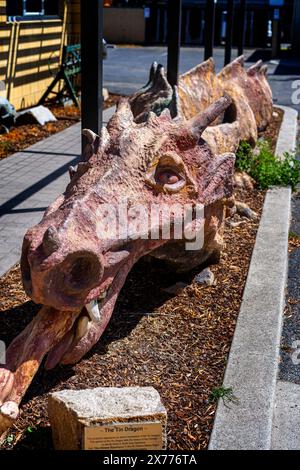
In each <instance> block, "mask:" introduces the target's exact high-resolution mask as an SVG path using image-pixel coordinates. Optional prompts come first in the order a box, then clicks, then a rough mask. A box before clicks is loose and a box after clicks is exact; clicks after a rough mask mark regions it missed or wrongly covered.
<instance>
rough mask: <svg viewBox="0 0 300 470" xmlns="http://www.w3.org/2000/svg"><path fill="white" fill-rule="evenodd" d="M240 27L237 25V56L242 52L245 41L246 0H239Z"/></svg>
mask: <svg viewBox="0 0 300 470" xmlns="http://www.w3.org/2000/svg"><path fill="white" fill-rule="evenodd" d="M239 20H240V27H239V38H238V41H239V42H238V56H240V55H242V54H243V52H244V43H245V26H246V0H240V14H239Z"/></svg>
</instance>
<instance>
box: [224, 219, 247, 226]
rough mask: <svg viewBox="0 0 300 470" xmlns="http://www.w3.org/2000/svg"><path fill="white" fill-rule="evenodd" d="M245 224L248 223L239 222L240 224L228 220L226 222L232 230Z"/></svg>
mask: <svg viewBox="0 0 300 470" xmlns="http://www.w3.org/2000/svg"><path fill="white" fill-rule="evenodd" d="M245 223H246V221H245V220H239V221H238V222H235V221H234V220H227V221H226V224H227V225H228V226H229V227H231V228H236V227H239V226H240V225H242V224H245Z"/></svg>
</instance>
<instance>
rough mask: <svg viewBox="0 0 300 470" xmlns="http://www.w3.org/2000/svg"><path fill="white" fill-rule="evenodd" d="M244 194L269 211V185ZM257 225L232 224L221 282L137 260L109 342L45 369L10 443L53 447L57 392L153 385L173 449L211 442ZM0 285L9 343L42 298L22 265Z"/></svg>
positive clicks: (0, 325) (218, 271)
mask: <svg viewBox="0 0 300 470" xmlns="http://www.w3.org/2000/svg"><path fill="white" fill-rule="evenodd" d="M238 199H239V200H243V201H245V202H247V203H249V205H250V207H251V208H252V209H254V210H256V211H257V212H258V213H260V211H261V208H262V204H263V200H264V192H262V191H258V190H254V191H253V192H251V193H246V192H245V191H239V193H238ZM257 228H258V222H257V221H256V222H253V221H245V222H244V223H242V224H241V225H239V226H238V227H235V228H231V227H229V226H228V225H226V227H225V242H226V249H225V250H224V252H223V255H222V258H221V262H220V264H218V265H215V266H213V267H212V271H213V272H214V274H215V278H216V285H215V286H210V287H203V286H201V285H199V284H197V283H196V282H191V281H192V279H193V276H194V275H195V274H196V273H197V271H193V272H192V273H189V275H182V274H181V275H178V274H175V273H174V272H173V271H172V270H170V269H168V268H167V267H166V266H165V265H164V264H163V263H162V262H159V261H157V260H153V261H152V262H151V263H149V262H148V261H147V260H143V259H142V260H141V261H140V262H139V263H137V265H136V266H135V267H134V269H133V270H132V272H131V273H130V275H129V277H128V279H127V281H126V284H125V286H124V288H123V289H122V291H121V294H120V297H119V300H118V303H117V306H116V308H115V311H114V314H113V318H112V320H111V322H110V324H109V327H108V329H107V330H106V331H105V333H104V335H103V337H102V338H101V340H100V341H99V343H98V344H97V345H96V346H95V347H94V348H93V350H92V351H91V352H90V353H89V354H88V355H87V356H86V357H85V358H84V359H83V360H82V361H80V363H79V364H77V365H75V366H73V367H57V368H55V369H54V370H53V371H50V372H46V371H45V370H43V368H41V369H40V371H39V373H38V374H37V376H36V377H35V379H34V381H33V383H32V385H31V387H30V388H29V390H28V393H27V394H26V397H25V399H24V400H23V404H22V407H21V415H20V418H19V419H18V420H17V422H16V424H15V426H14V428H13V429H12V430H10V431H9V433H8V434H7V436H6V439H5V440H4V442H3V444H2V447H4V448H12V447H15V448H20V449H25V448H27V449H28V448H29V449H38V448H51V446H52V441H51V433H50V428H49V422H48V416H47V394H48V393H49V392H51V391H54V390H60V389H65V388H72V389H81V388H86V387H96V386H128V385H130V386H133V385H141V386H143V385H145V386H149V385H152V386H154V387H155V388H156V389H157V390H158V391H159V393H160V394H161V397H162V400H163V403H164V404H165V406H166V408H167V411H168V448H170V449H205V448H206V447H207V444H208V440H209V436H210V432H211V429H212V423H213V419H214V413H215V409H216V403H215V402H211V401H210V394H211V392H212V390H213V389H214V388H216V387H219V386H221V384H222V380H223V374H224V370H225V366H226V360H227V355H228V352H229V348H230V344H231V340H232V335H233V333H234V329H235V323H236V318H237V315H238V312H239V308H240V302H241V297H242V293H243V288H244V285H245V281H246V277H247V271H248V266H249V261H250V257H251V253H252V249H253V245H254V242H255V236H256V231H257ZM178 281H181V282H187V283H188V284H189V285H188V286H187V287H185V288H184V290H183V291H182V292H181V293H180V294H179V295H176V296H172V295H170V294H168V293H166V292H165V291H164V288H166V287H169V286H170V285H173V284H174V283H175V282H178ZM0 292H1V297H0V331H1V337H2V338H5V339H6V341H7V342H8V343H9V342H10V341H11V340H12V338H13V337H15V336H16V334H18V333H19V332H20V331H21V330H22V329H23V328H24V327H25V325H26V324H27V323H28V322H29V321H30V319H31V318H32V317H33V315H35V314H36V312H37V311H38V308H39V307H38V306H36V305H34V304H33V303H32V302H31V301H29V299H27V298H26V295H25V294H24V291H23V288H22V284H21V279H20V271H19V266H17V267H16V268H14V269H13V270H11V271H10V272H9V273H8V274H7V275H6V276H4V277H3V278H2V279H1V280H0Z"/></svg>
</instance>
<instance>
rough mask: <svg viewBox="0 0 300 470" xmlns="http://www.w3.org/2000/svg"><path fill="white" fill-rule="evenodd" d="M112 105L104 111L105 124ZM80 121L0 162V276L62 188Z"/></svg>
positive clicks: (77, 152) (74, 152) (74, 153)
mask: <svg viewBox="0 0 300 470" xmlns="http://www.w3.org/2000/svg"><path fill="white" fill-rule="evenodd" d="M113 110H114V108H110V109H107V110H106V111H104V114H103V120H104V123H106V122H107V121H108V119H109V117H110V116H111V115H112V113H113ZM80 134H81V124H80V123H77V124H75V125H74V126H71V127H69V128H67V129H65V130H64V131H62V132H60V133H58V134H55V135H53V136H51V137H48V138H47V139H45V140H42V141H40V142H38V143H36V144H34V145H32V146H31V147H28V148H27V149H26V150H23V151H22V152H18V153H15V154H14V155H11V156H10V157H7V158H5V159H3V160H1V161H0V175H1V184H0V276H2V275H3V274H4V273H5V272H6V271H7V270H8V269H9V268H10V267H11V266H13V265H14V264H15V263H17V262H18V260H19V258H20V253H21V247H22V240H23V236H24V234H25V232H26V230H27V229H28V228H29V227H31V226H32V225H34V224H36V223H37V222H39V220H40V219H41V217H42V215H43V212H44V211H45V209H46V207H47V206H48V205H49V204H50V202H52V201H53V200H54V199H55V198H56V196H57V195H58V194H60V193H62V192H63V191H64V190H65V187H66V184H67V183H68V180H69V175H68V168H69V166H70V165H76V163H77V162H78V159H79V157H80V146H81V143H80V142H81V135H80Z"/></svg>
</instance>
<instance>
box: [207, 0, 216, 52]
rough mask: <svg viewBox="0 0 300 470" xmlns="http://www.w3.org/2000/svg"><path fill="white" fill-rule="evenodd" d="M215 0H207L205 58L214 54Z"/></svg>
mask: <svg viewBox="0 0 300 470" xmlns="http://www.w3.org/2000/svg"><path fill="white" fill-rule="evenodd" d="M215 15H216V2H215V0H206V7H205V28H204V31H205V40H204V60H207V59H209V58H210V57H212V56H213V49H214V37H215Z"/></svg>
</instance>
